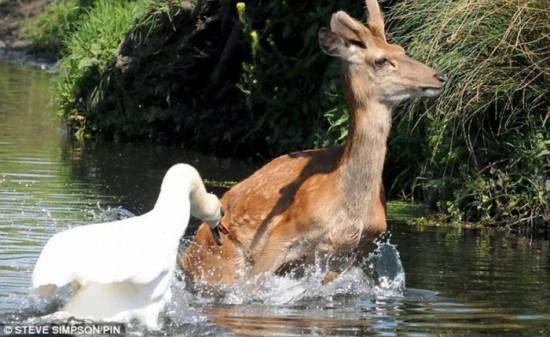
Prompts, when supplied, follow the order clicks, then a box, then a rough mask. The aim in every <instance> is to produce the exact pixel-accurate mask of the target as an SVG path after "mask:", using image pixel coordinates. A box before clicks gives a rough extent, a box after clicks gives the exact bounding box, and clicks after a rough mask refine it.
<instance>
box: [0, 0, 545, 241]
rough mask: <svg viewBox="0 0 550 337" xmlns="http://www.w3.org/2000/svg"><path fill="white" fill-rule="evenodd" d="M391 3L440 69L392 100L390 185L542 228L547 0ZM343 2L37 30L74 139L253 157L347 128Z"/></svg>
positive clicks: (95, 8) (84, 4)
mask: <svg viewBox="0 0 550 337" xmlns="http://www.w3.org/2000/svg"><path fill="white" fill-rule="evenodd" d="M0 1H1V0H0ZM386 4H387V7H388V8H386V10H387V18H388V20H387V21H388V25H387V27H388V31H389V32H390V34H391V35H390V40H391V41H392V42H395V43H398V44H400V45H403V46H404V47H406V49H407V50H408V52H409V54H410V55H411V56H413V57H414V58H416V59H418V60H421V61H423V62H425V63H427V64H430V65H433V66H434V67H436V68H438V69H440V70H442V71H444V72H445V73H447V75H448V76H449V83H448V85H447V86H446V88H445V91H444V92H443V93H442V95H441V96H440V97H439V98H437V99H435V100H420V101H413V102H411V103H410V104H407V105H404V106H401V107H400V108H399V109H397V110H396V112H395V116H394V121H393V125H394V128H393V130H392V135H391V137H390V141H389V149H388V158H387V163H386V168H385V173H384V182H385V186H386V187H387V191H388V194H389V197H390V198H408V199H411V200H417V201H420V202H423V203H426V204H428V205H429V206H430V207H431V209H432V210H435V211H437V212H440V213H441V214H444V215H443V216H442V217H440V220H438V221H441V222H449V223H465V222H469V223H478V224H481V225H484V226H488V227H491V226H498V227H515V228H532V229H534V230H535V231H537V232H538V231H540V230H542V231H545V232H548V230H549V228H550V227H549V226H550V225H549V224H550V207H549V203H548V193H549V192H550V190H549V188H548V186H549V183H548V181H549V180H548V179H549V177H550V128H548V125H547V124H548V121H549V120H550V119H549V118H548V106H550V98H549V97H550V91H549V90H550V88H549V87H548V85H547V78H548V76H549V75H550V67H549V66H548V59H549V57H550V48H549V47H548V46H549V45H550V44H549V43H548V35H547V34H545V27H547V22H548V18H549V16H550V15H549V11H548V10H547V9H546V6H545V2H544V1H543V0H528V1H526V2H524V3H521V4H520V3H518V2H517V1H511V0H497V1H495V2H486V1H473V2H471V3H470V1H469V0H468V1H466V0H458V1H455V2H440V1H435V0H415V1H411V0H406V1H400V2H393V1H392V2H386ZM342 8H345V9H346V11H348V12H349V13H350V14H351V15H353V16H355V17H358V18H359V17H362V16H363V15H364V8H363V6H362V2H357V1H350V0H337V1H328V0H322V1H319V2H318V3H316V7H315V11H314V12H315V15H312V7H311V6H310V5H309V4H307V3H306V4H303V5H301V6H297V5H294V4H293V5H289V4H288V3H286V2H283V3H280V4H279V3H273V4H271V5H270V6H258V4H256V3H254V2H251V3H244V2H239V3H237V1H208V2H198V3H195V2H191V1H176V2H165V1H154V0H153V1H142V0H137V1H121V2H112V1H107V0H97V1H92V2H90V1H76V0H59V1H56V2H55V6H51V8H50V9H49V10H48V13H47V15H44V16H43V17H42V18H41V20H38V22H39V23H41V24H37V25H35V27H36V28H37V29H35V30H34V34H35V35H34V36H35V37H36V41H37V42H38V43H40V42H42V43H43V44H45V45H48V46H54V47H55V46H63V48H64V49H63V51H62V52H60V51H59V50H58V52H60V53H61V54H62V56H63V57H62V59H61V62H60V64H61V69H62V72H61V73H60V76H58V77H57V79H56V100H57V103H58V105H59V107H60V111H59V113H60V115H62V116H63V118H64V120H65V122H66V123H67V125H68V127H69V128H70V129H71V131H72V133H73V134H75V135H76V136H77V138H80V139H91V140H98V139H104V140H108V141H114V142H150V143H153V144H159V143H170V144H175V145H177V146H180V147H182V148H185V149H195V150H200V151H202V152H205V153H211V154H216V155H219V156H225V157H248V158H250V157H254V158H257V161H258V162H260V161H263V160H264V159H266V158H272V157H274V156H276V155H278V154H282V153H288V152H292V151H296V150H301V149H307V148H312V147H326V146H330V145H332V144H337V143H341V142H343V141H344V140H345V138H346V136H347V132H348V117H347V113H346V107H345V105H344V103H343V98H342V95H341V90H340V88H341V86H340V80H339V76H338V65H337V62H333V61H332V60H330V58H328V57H326V56H323V55H322V54H321V52H320V50H319V48H318V43H317V39H316V33H317V31H318V29H319V27H323V26H327V24H328V20H329V18H330V15H331V14H332V13H333V12H334V11H336V10H338V9H342ZM465 9H467V10H465ZM427 16H430V17H431V20H430V21H429V22H426V21H425V18H426V17H427ZM56 20H57V21H56ZM465 23H468V24H465ZM473 26H479V27H483V29H480V30H472V29H471V27H473ZM44 41H45V43H44ZM52 42H53V43H52Z"/></svg>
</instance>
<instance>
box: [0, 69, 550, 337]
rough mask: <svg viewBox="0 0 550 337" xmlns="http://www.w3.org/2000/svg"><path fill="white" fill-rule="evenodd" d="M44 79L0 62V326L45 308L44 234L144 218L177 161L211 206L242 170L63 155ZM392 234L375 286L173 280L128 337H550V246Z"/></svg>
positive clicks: (169, 158) (178, 155)
mask: <svg viewBox="0 0 550 337" xmlns="http://www.w3.org/2000/svg"><path fill="white" fill-rule="evenodd" d="M50 78H51V74H49V73H48V72H47V71H43V70H38V69H35V68H30V67H28V66H21V65H14V64H7V63H2V62H1V61H0V323H2V322H7V321H13V320H16V321H17V320H19V321H24V320H25V319H28V318H29V317H30V316H33V315H35V314H36V313H37V312H39V313H44V310H46V309H44V307H43V304H41V303H40V302H38V301H37V300H36V298H34V297H33V296H31V295H30V289H29V287H30V276H31V272H32V268H33V265H34V263H35V261H36V259H37V257H38V254H39V253H40V250H41V248H42V246H43V245H44V244H45V242H46V241H47V239H48V238H49V237H51V236H52V235H53V234H54V233H56V232H59V231H61V230H64V229H67V228H70V227H71V226H76V225H80V224H84V223H92V222H95V221H99V220H98V219H99V217H100V216H101V215H103V214H105V209H107V208H109V207H117V206H122V207H124V208H125V209H128V210H130V211H132V212H134V213H136V214H141V213H143V212H145V211H147V210H149V209H150V208H151V207H152V205H153V203H154V201H155V198H156V194H157V192H158V189H159V184H160V181H161V179H162V176H163V174H164V172H165V171H166V169H167V168H168V167H169V166H170V165H171V164H173V163H176V162H180V161H184V162H188V163H191V164H193V165H194V166H196V167H197V168H198V170H199V171H200V172H201V174H202V175H203V177H204V178H206V179H207V180H208V181H209V184H208V185H209V189H210V190H213V191H215V192H217V193H218V194H219V193H221V192H222V191H223V190H222V189H221V188H219V187H217V186H218V185H219V184H218V182H221V181H226V180H239V179H242V178H243V177H246V176H247V175H248V174H249V173H250V172H251V171H252V168H250V167H249V166H247V165H246V164H244V163H241V162H238V161H231V160H226V159H216V158H211V157H207V156H201V155H197V154H193V153H188V152H185V151H183V150H180V149H174V148H167V147H161V146H150V145H121V144H81V143H71V142H69V141H67V139H66V136H65V134H64V130H63V128H61V125H60V124H59V122H58V118H57V117H56V115H55V109H53V108H52V107H51V104H50V100H51V93H50V90H49V89H48V87H49V81H50ZM391 231H392V237H391V241H390V242H391V243H385V244H381V245H380V247H379V248H380V252H379V255H376V256H371V257H370V258H369V259H367V261H366V262H365V265H364V268H363V270H370V269H372V268H375V269H376V270H377V274H376V275H377V276H372V273H371V274H369V273H365V272H364V271H363V270H361V269H355V270H351V271H349V272H348V273H347V274H345V275H343V276H342V277H341V278H340V279H339V280H337V281H336V282H335V283H334V284H332V285H329V286H325V287H323V286H321V285H320V283H319V282H320V278H319V277H316V275H315V273H313V274H312V275H310V276H309V277H307V278H304V279H301V280H293V279H285V278H273V279H271V280H269V282H267V283H266V284H265V285H264V286H263V287H262V288H261V289H260V290H259V291H258V293H257V294H249V293H246V292H240V291H238V289H234V290H231V291H228V292H227V293H225V294H223V295H221V296H215V297H211V296H206V295H201V294H192V293H190V292H189V291H188V290H187V289H185V287H184V285H183V282H180V284H177V285H176V286H175V288H176V289H175V298H176V299H175V300H174V304H173V305H172V306H171V307H170V308H168V310H167V313H166V314H165V315H166V320H167V324H166V327H165V329H164V330H163V331H161V332H160V333H159V332H156V333H152V332H144V331H142V330H140V329H139V328H135V331H134V333H136V334H138V335H140V334H141V335H151V334H153V335H169V336H202V335H210V336H222V335H223V336H226V335H227V336H231V335H236V336H370V335H372V336H550V251H549V244H548V242H547V241H537V240H530V239H526V238H522V237H514V236H511V235H508V234H498V233H497V234H487V233H481V232H480V231H478V230H461V229H441V228H414V227H411V226H406V225H397V224H392V226H391ZM395 247H397V251H398V252H399V255H397V254H396V252H397V251H396V250H395ZM98 249H100V247H99V244H98ZM399 257H400V259H399ZM399 260H400V261H401V262H399ZM400 263H402V265H403V268H404V270H405V274H404V277H405V279H406V289H405V290H403V289H402V288H403V286H404V283H403V280H402V279H401V278H402V277H403V274H402V273H400V269H399V268H398V267H399V266H400ZM373 266H374V267H373ZM369 268H370V269H369ZM388 270H389V271H388ZM392 270H393V271H392ZM385 271H386V272H387V275H389V276H388V277H387V278H386V279H385V278H384V277H383V275H382V274H384V272H385ZM367 274H368V275H371V276H367ZM384 275H386V274H384Z"/></svg>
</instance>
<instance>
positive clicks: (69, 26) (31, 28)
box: [22, 0, 93, 56]
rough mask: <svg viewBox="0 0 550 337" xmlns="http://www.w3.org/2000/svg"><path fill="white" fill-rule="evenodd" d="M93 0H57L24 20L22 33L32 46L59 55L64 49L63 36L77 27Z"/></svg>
mask: <svg viewBox="0 0 550 337" xmlns="http://www.w3.org/2000/svg"><path fill="white" fill-rule="evenodd" d="M92 4H93V0H57V1H54V2H52V3H51V4H50V5H49V6H48V7H47V8H46V9H45V11H44V12H42V13H40V15H38V16H36V17H34V18H32V19H29V20H27V21H24V23H23V27H22V33H23V35H24V36H26V37H27V38H29V39H30V40H31V42H32V45H33V48H34V49H35V50H38V51H41V52H50V53H53V54H56V55H58V56H60V55H61V54H63V52H64V51H65V47H66V46H65V38H66V37H67V36H68V35H70V34H71V33H72V32H74V31H75V30H76V29H78V24H79V22H80V21H81V20H82V19H83V18H84V17H85V16H86V15H87V10H88V9H89V8H90V7H91V6H92Z"/></svg>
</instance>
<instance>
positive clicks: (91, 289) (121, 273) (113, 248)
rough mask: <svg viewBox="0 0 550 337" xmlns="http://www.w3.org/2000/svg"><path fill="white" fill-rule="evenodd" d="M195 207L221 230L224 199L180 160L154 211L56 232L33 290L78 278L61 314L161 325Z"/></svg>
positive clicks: (52, 287)
mask: <svg viewBox="0 0 550 337" xmlns="http://www.w3.org/2000/svg"><path fill="white" fill-rule="evenodd" d="M190 213H191V214H192V215H193V216H195V217H197V218H199V219H202V220H204V221H206V222H208V224H209V225H210V226H211V228H212V229H213V230H214V229H217V228H216V227H217V225H218V224H219V221H220V217H221V204H220V201H219V200H218V198H217V197H216V196H215V195H213V194H208V193H206V189H205V187H204V185H203V183H202V180H201V177H200V176H199V174H198V172H197V171H196V170H195V169H194V168H193V167H192V166H190V165H187V164H177V165H174V166H172V167H171V168H170V169H169V170H168V172H167V173H166V175H165V176H164V179H163V181H162V186H161V190H160V194H159V197H158V200H157V202H156V204H155V207H154V208H153V210H152V211H150V212H148V213H146V214H143V215H141V216H137V217H134V218H129V219H125V220H121V221H115V222H109V223H100V224H94V225H87V226H81V227H77V228H73V229H70V230H67V231H64V232H61V233H58V234H56V235H54V236H53V237H52V238H51V239H50V240H49V241H48V243H47V244H46V246H45V247H44V249H43V250H42V253H41V254H40V257H39V258H38V261H37V262H36V265H35V267H34V271H33V275H32V287H33V290H34V291H35V292H36V293H38V294H39V295H42V296H47V295H49V294H51V293H52V292H53V291H55V290H56V289H57V288H60V287H63V286H65V285H70V286H72V288H73V289H74V292H73V296H72V297H71V298H70V299H69V300H68V302H67V303H66V304H65V305H64V306H63V307H62V309H61V310H60V311H58V312H56V313H55V314H53V316H54V317H55V318H60V319H63V318H68V317H76V318H82V319H91V320H95V321H114V322H129V321H131V320H134V319H137V320H139V321H141V322H142V323H143V324H145V325H146V326H147V327H148V328H150V329H158V328H159V323H158V314H159V312H160V311H161V310H162V309H163V308H164V305H165V303H166V301H168V300H169V299H170V297H171V292H170V281H171V279H172V277H173V273H174V269H175V266H176V257H177V249H178V244H179V240H180V238H181V236H182V235H183V234H184V232H185V229H186V228H187V224H188V222H189V214H190Z"/></svg>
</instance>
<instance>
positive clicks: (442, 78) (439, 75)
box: [434, 73, 447, 83]
mask: <svg viewBox="0 0 550 337" xmlns="http://www.w3.org/2000/svg"><path fill="white" fill-rule="evenodd" d="M434 77H435V78H437V80H438V81H439V82H441V83H445V82H447V75H445V74H443V73H435V74H434Z"/></svg>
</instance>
